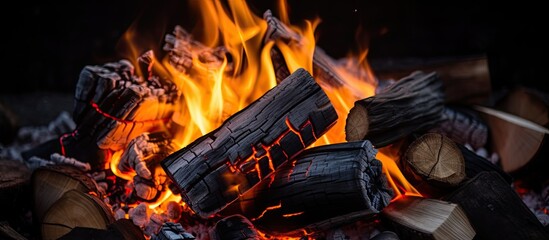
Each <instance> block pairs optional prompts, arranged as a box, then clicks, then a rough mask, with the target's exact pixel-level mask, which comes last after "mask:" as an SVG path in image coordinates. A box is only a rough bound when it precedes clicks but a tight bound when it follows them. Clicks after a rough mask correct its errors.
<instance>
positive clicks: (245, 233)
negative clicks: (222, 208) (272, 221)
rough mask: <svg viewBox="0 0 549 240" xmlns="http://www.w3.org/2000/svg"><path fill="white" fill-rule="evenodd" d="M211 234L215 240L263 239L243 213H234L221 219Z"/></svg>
mask: <svg viewBox="0 0 549 240" xmlns="http://www.w3.org/2000/svg"><path fill="white" fill-rule="evenodd" d="M210 236H211V238H212V239H213V240H241V239H261V236H260V235H259V233H258V232H257V230H255V228H254V225H253V224H252V223H251V222H250V220H248V219H247V218H246V217H244V216H242V215H232V216H229V217H226V218H223V219H221V220H219V221H218V222H217V223H216V224H215V227H214V229H213V230H212V231H211V232H210Z"/></svg>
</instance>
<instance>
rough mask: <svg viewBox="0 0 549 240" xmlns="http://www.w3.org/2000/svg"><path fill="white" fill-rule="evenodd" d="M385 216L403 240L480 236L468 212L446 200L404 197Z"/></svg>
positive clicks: (386, 220)
mask: <svg viewBox="0 0 549 240" xmlns="http://www.w3.org/2000/svg"><path fill="white" fill-rule="evenodd" d="M471 198H474V196H472V197H471ZM381 215H382V221H384V222H386V223H388V224H389V225H390V226H391V227H392V228H393V229H394V230H393V231H395V232H396V233H397V234H398V236H399V237H400V238H401V239H410V240H412V239H433V240H446V239H454V240H470V239H473V238H474V237H475V235H476V233H475V229H474V228H473V226H472V225H471V221H469V219H468V218H467V215H466V214H465V211H464V210H463V209H462V208H461V207H460V206H459V205H458V204H455V203H451V202H447V201H443V200H438V199H429V198H422V197H415V196H402V197H400V198H397V199H395V200H394V201H392V202H391V204H389V205H388V206H387V207H386V208H384V209H383V211H382V212H381ZM496 229H497V228H496ZM492 231H497V230H494V229H493V230H492ZM479 239H484V238H479Z"/></svg>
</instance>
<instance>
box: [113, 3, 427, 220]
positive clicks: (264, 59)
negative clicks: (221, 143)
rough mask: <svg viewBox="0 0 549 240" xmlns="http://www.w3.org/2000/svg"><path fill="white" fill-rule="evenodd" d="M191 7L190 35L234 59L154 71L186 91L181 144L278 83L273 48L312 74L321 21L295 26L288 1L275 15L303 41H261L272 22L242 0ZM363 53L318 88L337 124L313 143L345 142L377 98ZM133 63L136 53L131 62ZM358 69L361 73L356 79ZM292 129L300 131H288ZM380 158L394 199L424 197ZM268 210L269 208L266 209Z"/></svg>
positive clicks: (180, 110)
mask: <svg viewBox="0 0 549 240" xmlns="http://www.w3.org/2000/svg"><path fill="white" fill-rule="evenodd" d="M190 3H191V8H192V11H195V12H198V13H199V14H198V15H199V16H201V19H199V20H200V21H198V23H197V24H196V26H198V28H197V29H194V31H193V37H195V38H196V40H197V41H199V42H201V43H202V44H204V45H205V46H206V47H211V48H213V47H217V46H224V47H225V48H226V49H227V51H228V53H229V54H228V55H230V56H231V59H228V58H227V57H225V58H224V59H223V62H222V64H221V65H220V66H217V67H212V66H211V65H208V64H205V63H203V62H201V61H199V60H197V58H196V57H195V56H194V54H195V53H193V62H192V64H193V72H192V74H189V73H181V72H179V71H178V70H176V69H175V68H174V67H173V66H172V65H170V63H169V62H168V59H162V60H161V61H157V62H160V63H161V64H156V65H160V66H156V65H155V68H158V69H156V70H157V71H159V72H162V73H163V74H167V75H168V76H170V77H171V79H172V81H173V82H174V83H175V84H176V85H177V87H178V89H179V90H180V91H181V92H182V96H183V97H182V98H181V101H180V102H179V103H178V104H179V105H178V106H177V108H176V109H177V110H176V112H175V113H174V115H173V117H172V120H173V122H175V123H177V124H178V125H181V126H183V127H184V130H183V131H178V132H176V133H175V138H174V141H175V143H176V144H177V145H178V146H179V147H183V146H186V145H188V144H190V143H191V142H192V141H194V140H195V139H197V138H198V137H201V136H202V135H204V134H207V133H209V132H210V131H212V130H214V129H216V128H217V127H218V126H220V125H221V124H222V122H223V121H224V120H225V119H226V118H227V117H229V116H231V115H232V114H234V113H236V112H237V111H239V110H241V109H243V108H244V107H246V106H247V105H249V104H250V103H251V102H252V101H254V100H256V99H258V98H259V97H260V96H262V95H263V94H264V93H265V92H266V91H268V90H269V89H271V88H273V87H274V86H275V85H276V83H277V82H276V77H275V71H274V68H273V64H272V60H271V55H270V52H271V49H272V48H273V47H275V46H276V47H277V48H278V49H279V50H280V52H281V53H282V55H283V57H284V60H285V62H286V65H287V67H288V69H289V70H290V72H293V71H295V70H296V69H298V68H304V69H306V70H308V71H309V72H310V73H312V74H313V55H314V53H315V49H316V47H317V46H316V44H315V42H316V41H315V36H314V33H315V29H316V27H317V26H318V24H319V23H320V19H315V20H312V21H304V24H303V25H301V26H296V25H291V24H290V22H289V17H288V9H289V8H288V5H287V2H286V1H285V0H279V2H278V12H279V17H280V20H281V22H283V23H285V24H287V25H288V26H289V28H290V29H291V30H292V31H294V32H296V33H297V34H298V35H300V36H301V37H302V39H301V40H300V43H299V44H295V43H286V42H284V41H268V42H264V36H265V33H266V31H267V27H268V26H267V23H266V21H265V20H263V19H262V18H260V17H258V16H257V15H256V14H254V13H253V12H252V11H251V10H250V8H249V7H248V5H247V4H246V1H245V0H234V1H228V4H227V6H224V5H223V3H222V2H221V1H190ZM128 34H129V35H130V37H128V36H126V39H133V38H132V36H131V35H133V34H135V33H133V32H131V31H129V32H128ZM131 49H132V51H131V52H133V53H134V54H135V53H137V52H138V51H136V50H135V49H136V47H135V46H134V47H132V48H131ZM366 56H367V50H364V51H361V52H360V53H359V54H355V55H354V56H350V57H348V58H347V59H345V61H344V62H339V64H336V65H334V68H335V72H336V73H337V74H338V75H339V76H341V77H342V79H343V80H344V81H345V84H343V85H342V86H339V87H334V86H327V85H326V84H321V87H322V88H323V89H324V90H325V92H326V93H327V95H328V97H329V98H330V100H331V102H332V104H333V106H334V107H335V109H336V111H337V114H338V116H340V119H339V120H338V121H337V122H336V124H335V125H334V126H333V127H332V128H331V129H330V130H329V131H328V132H327V133H326V134H324V135H323V136H321V137H320V138H319V139H318V140H317V141H316V142H315V143H314V145H316V146H318V145H325V144H330V143H339V142H344V141H345V131H344V129H345V116H347V114H348V113H349V110H350V109H351V107H352V106H353V105H354V102H355V101H357V100H359V99H363V98H366V97H370V96H372V95H374V94H375V88H376V85H375V76H374V74H373V72H372V70H371V69H370V67H369V65H368V63H367V61H366ZM136 58H137V55H135V56H132V58H131V59H136ZM229 62H230V63H231V64H232V66H231V69H232V70H231V71H226V69H227V67H228V64H229ZM350 69H353V72H350V71H349V70H350ZM354 70H357V72H358V74H357V72H355V71H354ZM290 131H295V129H293V128H292V127H290ZM377 158H378V159H380V160H381V161H382V162H383V171H384V173H385V174H386V175H387V177H388V179H389V183H390V185H391V187H392V188H393V189H394V190H395V193H396V195H397V196H400V195H403V194H412V195H413V194H419V193H418V192H417V190H416V189H414V187H413V186H412V185H411V184H409V183H408V181H406V179H405V178H404V176H403V175H402V173H401V172H400V170H399V168H398V167H397V165H396V163H395V162H394V160H393V159H391V158H390V157H388V156H386V155H383V154H382V153H379V154H378V156H377ZM113 160H114V159H113ZM113 162H116V161H115V160H114V161H113ZM111 165H112V164H111ZM114 166H116V165H114ZM114 169H115V168H113V170H114ZM115 174H117V175H119V176H121V177H122V178H125V179H127V178H128V177H131V176H124V175H121V173H118V172H115ZM237 187H238V186H235V188H237ZM235 190H236V189H235ZM275 207H276V206H275ZM268 210H269V208H267V209H266V211H268ZM297 214H298V213H296V215H297Z"/></svg>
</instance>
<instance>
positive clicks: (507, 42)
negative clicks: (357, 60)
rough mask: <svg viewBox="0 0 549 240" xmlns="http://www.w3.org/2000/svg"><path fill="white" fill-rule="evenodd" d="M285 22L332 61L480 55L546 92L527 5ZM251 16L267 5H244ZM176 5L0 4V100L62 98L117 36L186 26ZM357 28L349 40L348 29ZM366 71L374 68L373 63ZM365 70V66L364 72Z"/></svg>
mask: <svg viewBox="0 0 549 240" xmlns="http://www.w3.org/2000/svg"><path fill="white" fill-rule="evenodd" d="M288 2H289V6H290V11H291V12H290V17H291V19H292V22H294V23H300V22H301V21H303V20H304V19H312V18H313V17H315V16H319V17H320V18H321V19H322V22H321V23H320V25H319V27H318V29H317V33H318V34H317V37H318V45H319V46H321V47H322V48H323V49H324V50H326V51H327V52H328V53H329V54H330V55H331V56H333V57H334V58H339V57H343V56H345V54H346V53H347V52H348V51H349V50H353V49H357V48H358V47H359V46H368V47H369V49H370V52H369V55H368V59H370V60H371V61H372V62H373V63H375V62H376V61H379V60H382V59H395V60H397V61H398V60H399V59H405V58H433V57H447V56H462V55H478V54H486V55H487V56H488V58H489V63H490V68H491V75H492V81H493V86H494V87H495V88H498V87H502V86H509V85H514V84H521V85H527V86H533V87H536V88H538V89H541V90H544V91H546V92H547V91H548V89H547V85H548V84H547V81H548V79H547V73H546V72H545V69H546V68H547V67H546V66H547V64H546V63H547V62H548V61H547V60H546V59H547V53H548V51H547V49H548V48H547V43H548V42H549V41H548V40H549V39H548V37H547V36H545V34H546V31H547V29H548V28H547V26H546V24H547V23H549V21H548V19H547V17H546V15H547V14H546V13H545V12H544V11H543V7H541V6H536V5H533V4H530V3H528V2H523V1H521V2H516V1H513V2H512V3H504V1H499V2H497V3H495V2H494V3H489V2H483V1H471V0H463V1H438V2H426V1H405V0H384V1H359V0H337V1H335V0H334V1H319V0H288ZM248 3H249V5H250V7H251V8H252V9H253V10H254V11H255V12H256V14H257V15H259V16H261V14H262V13H263V12H264V11H265V10H266V9H275V1H266V0H253V1H248ZM187 4H188V1H186V0H167V1H152V0H132V1H129V0H120V1H106V0H94V1H68V2H58V1H55V2H54V1H45V2H39V3H33V2H26V1H16V2H13V7H8V6H7V5H6V6H5V7H4V8H3V11H2V12H3V13H2V14H1V16H2V19H1V20H2V21H1V22H2V23H1V24H2V25H3V26H2V38H3V39H4V42H5V44H4V46H3V47H2V48H1V49H2V50H1V51H2V57H3V58H4V60H5V61H7V62H8V64H7V66H6V65H4V66H3V68H2V69H3V73H4V74H3V80H2V87H1V88H0V94H16V93H23V92H29V91H58V92H66V93H72V92H73V90H74V87H75V83H76V81H77V78H78V73H79V72H80V70H81V69H82V68H83V67H84V66H85V65H88V64H103V63H105V62H108V61H113V60H118V59H119V58H121V57H122V55H121V54H122V50H121V48H120V45H118V43H119V41H120V39H121V37H122V35H123V33H124V32H125V31H126V30H127V29H128V27H129V26H130V25H131V24H132V23H135V22H136V20H139V21H138V22H137V25H138V26H139V27H140V28H139V29H140V32H138V34H139V36H140V38H141V39H143V40H147V41H152V42H153V43H157V45H158V47H161V45H162V44H161V41H162V38H163V36H164V34H165V33H167V32H170V31H171V30H172V29H173V26H174V25H175V24H181V25H183V26H185V27H190V28H192V26H193V25H194V21H195V19H196V16H195V15H193V14H194V13H192V12H188V8H187ZM359 28H360V29H363V31H361V32H359V34H357V29H359ZM374 65H375V64H374ZM374 67H375V66H374Z"/></svg>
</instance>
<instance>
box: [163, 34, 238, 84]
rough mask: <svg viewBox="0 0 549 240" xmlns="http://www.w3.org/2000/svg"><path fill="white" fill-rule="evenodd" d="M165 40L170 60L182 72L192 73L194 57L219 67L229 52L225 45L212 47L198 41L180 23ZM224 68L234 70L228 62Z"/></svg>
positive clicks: (208, 65)
mask: <svg viewBox="0 0 549 240" xmlns="http://www.w3.org/2000/svg"><path fill="white" fill-rule="evenodd" d="M164 41H165V44H164V47H163V50H165V51H167V52H168V62H169V63H170V65H172V66H173V67H174V68H175V69H176V70H177V71H179V72H181V73H186V74H191V72H192V70H193V60H194V59H196V60H198V62H200V63H202V64H204V65H205V66H207V67H208V68H211V69H219V68H220V67H221V66H222V65H223V62H224V61H226V60H227V55H228V54H229V52H228V51H227V49H225V48H224V47H216V48H214V49H212V48H209V47H207V46H205V45H204V44H202V43H200V42H198V41H196V40H195V39H193V37H192V36H191V34H190V33H188V32H187V31H185V29H183V28H182V27H181V26H179V25H178V26H175V28H174V30H173V32H172V34H166V36H165V38H164ZM224 70H225V71H228V72H232V71H233V64H232V63H230V62H228V63H227V65H226V67H225V69H224Z"/></svg>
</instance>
